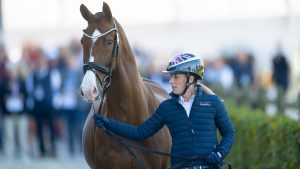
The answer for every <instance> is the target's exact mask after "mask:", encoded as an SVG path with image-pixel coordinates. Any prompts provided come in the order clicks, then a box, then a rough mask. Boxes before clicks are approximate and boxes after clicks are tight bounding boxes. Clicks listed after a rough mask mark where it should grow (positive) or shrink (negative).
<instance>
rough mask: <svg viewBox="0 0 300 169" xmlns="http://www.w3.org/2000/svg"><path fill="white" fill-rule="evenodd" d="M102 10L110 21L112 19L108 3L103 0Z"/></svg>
mask: <svg viewBox="0 0 300 169" xmlns="http://www.w3.org/2000/svg"><path fill="white" fill-rule="evenodd" d="M102 12H103V14H104V16H105V18H106V19H107V20H108V21H110V20H111V19H112V14H111V11H110V8H109V6H108V4H107V3H105V2H103V6H102Z"/></svg>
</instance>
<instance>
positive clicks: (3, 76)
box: [0, 45, 8, 153]
mask: <svg viewBox="0 0 300 169" xmlns="http://www.w3.org/2000/svg"><path fill="white" fill-rule="evenodd" d="M6 62H7V56H6V51H5V47H4V46H3V45H1V46H0V153H1V151H2V150H3V122H2V119H3V117H2V116H3V113H4V111H5V108H4V97H3V92H4V85H5V84H4V82H6V81H7V79H8V73H7V70H6V67H5V65H6Z"/></svg>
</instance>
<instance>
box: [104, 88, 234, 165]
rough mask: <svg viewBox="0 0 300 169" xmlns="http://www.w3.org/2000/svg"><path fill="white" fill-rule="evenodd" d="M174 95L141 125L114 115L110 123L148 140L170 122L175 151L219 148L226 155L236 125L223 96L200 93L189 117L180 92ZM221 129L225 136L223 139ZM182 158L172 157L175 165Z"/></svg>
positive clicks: (117, 130) (122, 132)
mask: <svg viewBox="0 0 300 169" xmlns="http://www.w3.org/2000/svg"><path fill="white" fill-rule="evenodd" d="M171 96H172V98H170V99H168V100H165V101H164V102H162V103H161V104H160V105H159V107H158V109H157V110H156V112H155V113H154V114H153V116H151V117H150V118H149V119H148V120H146V121H145V123H144V124H142V125H140V126H131V125H128V124H124V123H121V122H118V121H115V120H112V119H110V120H109V123H108V124H107V126H106V127H108V128H109V129H110V130H112V131H113V132H115V133H116V134H118V135H121V136H123V137H126V138H129V139H133V140H144V139H146V138H148V137H150V136H152V135H154V134H155V133H156V132H157V131H158V130H159V129H161V128H162V127H163V126H164V125H165V124H166V125H167V127H168V129H169V131H170V134H171V136H172V148H171V153H172V154H176V155H183V156H204V157H206V156H207V155H208V154H209V153H211V152H212V151H218V152H220V153H221V154H222V155H223V157H225V156H226V155H227V154H228V153H229V151H230V149H231V147H232V145H233V142H234V129H233V126H232V123H231V121H230V119H229V117H228V114H227V111H226V109H225V106H224V104H223V102H222V101H221V99H220V98H219V97H218V96H216V95H209V94H205V93H203V94H202V93H197V94H196V96H195V99H194V102H193V105H192V108H191V113H190V116H189V117H188V116H187V114H186V112H185V109H184V108H183V107H182V105H181V104H179V102H178V96H177V95H174V94H171ZM217 129H218V130H219V131H220V134H221V136H222V139H221V140H220V142H218V139H217V134H216V130H217ZM180 162H182V159H179V158H175V157H172V158H171V165H172V166H174V165H176V164H177V163H180ZM200 163H201V164H203V163H205V162H203V161H200Z"/></svg>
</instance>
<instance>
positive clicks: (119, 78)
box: [106, 52, 148, 122]
mask: <svg viewBox="0 0 300 169" xmlns="http://www.w3.org/2000/svg"><path fill="white" fill-rule="evenodd" d="M129 54H130V55H127V56H124V53H123V56H120V57H122V61H121V62H119V63H118V64H117V68H116V69H115V70H114V72H113V74H112V82H111V86H110V87H109V90H108V91H107V95H106V96H107V106H108V107H107V108H108V112H113V114H114V113H118V115H117V118H120V119H122V120H126V119H124V118H131V116H134V117H136V114H140V115H142V114H143V112H147V111H148V105H147V97H146V94H145V92H147V90H146V88H145V86H144V83H143V82H142V80H141V78H140V75H139V73H138V69H137V66H136V63H135V61H134V57H133V54H132V53H131V52H130V53H129ZM120 114H121V115H120ZM145 114H147V113H145ZM122 115H123V116H122ZM112 116H116V114H115V115H112ZM115 118H116V117H115ZM142 118H146V116H145V117H142ZM131 119H132V118H131ZM136 120H137V121H136V122H138V121H139V120H140V119H139V118H136Z"/></svg>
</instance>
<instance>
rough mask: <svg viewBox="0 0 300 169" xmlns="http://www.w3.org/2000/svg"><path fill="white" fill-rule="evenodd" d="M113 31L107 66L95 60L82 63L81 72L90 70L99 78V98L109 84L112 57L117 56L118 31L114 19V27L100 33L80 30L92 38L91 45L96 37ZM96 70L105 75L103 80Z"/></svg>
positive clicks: (97, 98)
mask: <svg viewBox="0 0 300 169" xmlns="http://www.w3.org/2000/svg"><path fill="white" fill-rule="evenodd" d="M113 31H116V34H115V36H114V46H113V50H112V53H111V57H110V60H109V64H108V67H107V68H106V67H105V66H103V65H101V64H98V63H95V62H87V63H85V64H84V65H83V73H84V74H85V73H86V71H88V70H90V71H92V72H93V73H94V74H95V75H96V77H97V79H98V80H99V83H100V85H101V86H102V87H103V92H102V97H101V98H103V97H104V95H105V93H106V91H107V88H108V87H109V85H110V83H111V76H112V64H113V59H114V57H117V56H118V53H119V32H118V29H117V26H116V23H115V21H114V28H112V29H110V30H108V31H106V32H104V33H100V34H99V35H96V36H93V35H92V36H90V35H88V34H87V33H86V32H84V31H82V33H83V35H84V36H86V37H88V38H90V39H92V40H93V45H94V42H96V41H97V39H98V38H101V37H103V36H105V35H107V34H109V33H111V32H113ZM92 48H93V46H92ZM92 48H91V52H90V53H91V54H90V57H91V56H92ZM96 71H98V72H100V73H103V74H104V75H105V77H104V78H103V80H101V79H100V77H99V76H98V74H97V72H96ZM99 99H100V95H98V96H97V97H96V100H99ZM101 103H102V101H101ZM101 105H102V104H101ZM101 107H102V106H101Z"/></svg>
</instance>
